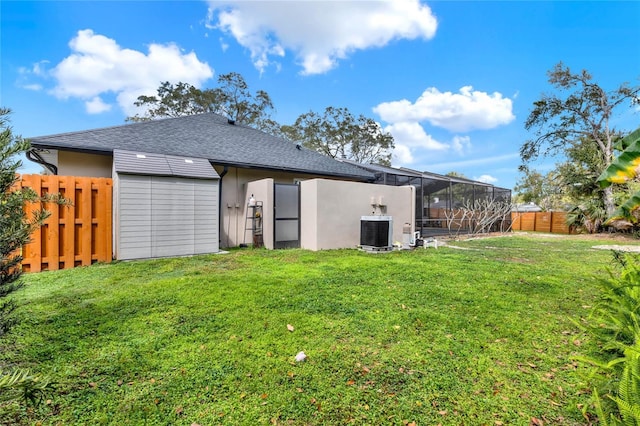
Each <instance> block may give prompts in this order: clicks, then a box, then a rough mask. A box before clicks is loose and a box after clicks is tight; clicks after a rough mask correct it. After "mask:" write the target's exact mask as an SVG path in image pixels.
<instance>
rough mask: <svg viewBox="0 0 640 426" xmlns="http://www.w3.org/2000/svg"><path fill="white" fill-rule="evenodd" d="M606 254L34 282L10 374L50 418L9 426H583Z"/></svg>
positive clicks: (437, 253)
mask: <svg viewBox="0 0 640 426" xmlns="http://www.w3.org/2000/svg"><path fill="white" fill-rule="evenodd" d="M596 243H598V244H601V243H602V242H601V241H598V242H595V241H588V240H585V239H571V238H551V237H550V238H540V237H535V238H529V237H526V236H514V237H503V238H490V239H482V240H472V241H466V242H458V243H455V245H457V246H460V247H465V248H468V250H459V249H453V248H446V247H445V248H439V249H437V250H435V249H426V250H416V251H413V252H394V253H390V254H380V255H370V254H365V253H361V252H358V251H355V250H336V251H324V252H317V253H314V252H308V251H303V250H284V251H265V250H244V251H240V250H236V251H232V252H231V253H230V254H227V255H212V256H198V257H191V258H179V259H161V260H150V261H139V262H121V263H115V264H111V265H94V266H91V267H85V268H77V269H74V270H68V271H56V272H45V273H40V274H29V275H26V278H25V281H26V283H27V286H26V287H25V288H24V290H21V291H20V292H19V294H18V296H17V298H18V301H19V303H20V304H21V307H20V310H19V314H20V319H21V323H20V325H19V326H17V327H16V328H14V330H13V332H12V333H11V334H9V335H8V336H5V337H4V338H3V340H2V341H0V345H2V347H1V348H0V349H2V351H1V353H0V365H4V366H12V367H13V366H20V367H25V368H31V369H32V370H33V371H34V372H38V373H41V374H46V375H48V376H49V377H50V378H51V379H52V380H53V381H55V382H57V389H56V391H55V392H54V394H52V395H50V396H49V400H48V401H47V402H46V403H45V404H42V405H41V406H40V407H39V408H37V409H25V408H24V407H20V406H18V405H17V404H10V405H5V406H1V407H0V423H12V422H14V423H24V424H32V423H36V422H40V423H41V424H64V425H68V424H91V425H96V424H136V425H137V424H166V425H191V424H194V423H195V424H201V425H212V424H247V425H256V424H269V423H274V424H295V425H307V424H309V425H315V424H346V423H353V424H398V425H402V424H407V423H410V422H416V423H417V424H425V425H436V424H439V423H440V424H442V425H460V424H464V425H482V424H486V425H496V424H497V425H499V424H523V425H528V424H529V422H530V420H531V418H538V419H542V420H544V421H545V424H554V425H575V424H586V420H585V419H584V417H583V416H582V413H581V412H580V408H579V407H580V406H581V404H585V403H586V401H587V395H585V394H584V392H585V387H586V386H585V384H584V379H583V377H582V376H581V374H580V370H581V367H580V366H579V365H578V364H577V363H576V362H575V361H574V360H573V358H572V357H574V356H575V355H578V354H587V355H588V354H591V353H593V352H594V351H595V350H596V348H595V346H594V345H593V344H592V343H590V342H589V341H588V339H587V338H586V337H585V336H584V335H583V334H582V333H581V332H579V331H578V330H577V329H576V327H575V326H574V325H573V324H572V322H571V321H570V318H580V317H585V316H586V315H588V313H589V311H590V307H591V306H592V305H593V303H594V300H595V298H596V297H597V290H596V285H595V280H596V279H597V278H598V277H604V276H605V275H606V273H605V268H606V267H607V266H609V265H611V254H610V252H608V251H603V250H593V249H591V246H593V245H594V244H596ZM287 324H291V325H293V326H294V328H295V330H294V331H293V332H290V331H289V330H288V329H287ZM299 351H305V353H306V354H307V356H308V360H307V361H306V362H302V363H296V362H295V360H294V357H295V355H296V354H297V353H298V352H299Z"/></svg>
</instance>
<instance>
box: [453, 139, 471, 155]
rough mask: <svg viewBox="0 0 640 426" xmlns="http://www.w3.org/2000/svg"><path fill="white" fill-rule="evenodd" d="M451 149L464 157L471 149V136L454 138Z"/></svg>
mask: <svg viewBox="0 0 640 426" xmlns="http://www.w3.org/2000/svg"><path fill="white" fill-rule="evenodd" d="M451 147H452V148H453V150H454V151H455V152H457V153H458V154H460V155H464V153H465V152H467V151H468V150H469V148H471V138H470V137H469V136H454V137H453V140H452V141H451Z"/></svg>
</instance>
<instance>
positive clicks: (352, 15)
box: [207, 0, 438, 74]
mask: <svg viewBox="0 0 640 426" xmlns="http://www.w3.org/2000/svg"><path fill="white" fill-rule="evenodd" d="M207 25H208V27H209V28H216V29H220V30H222V31H224V32H225V33H227V34H229V35H231V36H232V37H233V38H235V40H236V41H237V42H238V43H239V44H240V45H242V46H244V47H245V48H247V49H248V50H249V52H250V53H251V59H252V60H253V63H254V65H255V66H256V68H258V69H259V70H260V71H263V70H264V69H265V68H266V67H267V66H269V65H271V64H272V62H273V58H274V57H276V58H277V57H283V56H284V55H285V52H286V51H287V50H289V51H292V52H293V53H294V54H295V56H296V59H297V60H298V62H299V64H300V65H301V66H302V69H303V70H302V73H303V74H321V73H325V72H327V71H329V70H331V69H332V68H335V67H336V66H337V64H338V61H339V60H340V59H344V58H346V57H347V56H349V54H351V53H353V52H355V51H357V50H364V49H368V48H372V47H383V46H385V45H387V44H388V43H390V42H391V41H393V40H399V39H409V40H413V39H417V38H422V39H425V40H427V39H431V38H432V37H433V36H434V35H435V32H436V29H437V26H438V23H437V20H436V18H435V16H434V15H433V14H432V12H431V9H429V7H428V6H426V5H424V4H421V3H420V1H419V0H387V1H339V2H338V1H335V2H333V1H324V2H321V1H279V2H273V1H242V0H221V1H218V0H210V1H209V14H208V23H207ZM276 62H277V59H276Z"/></svg>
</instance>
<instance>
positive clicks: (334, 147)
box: [282, 107, 394, 165]
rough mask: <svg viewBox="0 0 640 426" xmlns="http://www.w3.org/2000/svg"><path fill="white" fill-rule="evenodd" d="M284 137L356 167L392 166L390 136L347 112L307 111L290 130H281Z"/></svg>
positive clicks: (336, 109)
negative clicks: (368, 164) (365, 165)
mask: <svg viewBox="0 0 640 426" xmlns="http://www.w3.org/2000/svg"><path fill="white" fill-rule="evenodd" d="M282 132H283V134H284V136H285V137H286V138H288V139H290V140H292V141H301V142H302V144H303V145H304V146H306V147H307V148H309V149H312V150H314V151H317V152H320V153H322V154H325V155H328V156H329V157H332V158H347V159H350V160H354V161H357V162H358V163H377V164H382V165H390V164H391V150H392V149H393V148H394V143H393V136H391V134H390V133H388V132H385V131H384V130H382V127H381V126H380V124H378V123H377V122H376V121H374V120H373V119H371V118H367V117H365V116H363V115H359V116H358V117H356V116H354V115H353V114H352V113H351V112H349V110H348V109H347V108H335V107H327V108H326V109H325V110H324V114H323V115H320V114H318V113H316V112H313V111H309V112H307V113H305V114H302V115H300V116H299V117H298V119H297V120H296V122H295V123H294V124H293V125H292V126H282Z"/></svg>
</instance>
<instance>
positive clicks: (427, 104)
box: [373, 86, 515, 132]
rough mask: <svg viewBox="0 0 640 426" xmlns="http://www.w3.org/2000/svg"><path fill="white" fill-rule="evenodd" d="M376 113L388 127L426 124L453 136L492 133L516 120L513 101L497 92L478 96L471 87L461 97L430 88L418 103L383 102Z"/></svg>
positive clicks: (462, 90) (466, 88)
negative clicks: (389, 125)
mask: <svg viewBox="0 0 640 426" xmlns="http://www.w3.org/2000/svg"><path fill="white" fill-rule="evenodd" d="M373 111H374V112H375V113H377V114H379V115H380V117H381V118H382V120H384V121H386V122H388V123H397V122H407V121H412V122H416V123H419V122H424V121H427V122H429V123H430V124H431V125H432V126H436V127H441V128H443V129H447V130H449V131H452V132H467V131H470V130H486V129H492V128H495V127H498V126H501V125H505V124H509V123H510V122H511V121H513V120H514V119H515V116H514V115H513V112H512V102H511V99H509V98H504V97H503V96H502V94H500V93H498V92H494V93H492V94H488V93H486V92H479V91H477V90H473V88H472V87H471V86H464V87H462V88H461V89H460V91H459V93H452V92H440V91H439V90H438V89H436V88H435V87H430V88H428V89H427V90H425V91H424V93H422V95H421V96H420V97H419V98H418V99H417V100H416V102H415V103H411V102H410V101H408V100H406V99H402V100H399V101H392V102H383V103H381V104H379V105H378V106H376V107H374V109H373Z"/></svg>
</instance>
